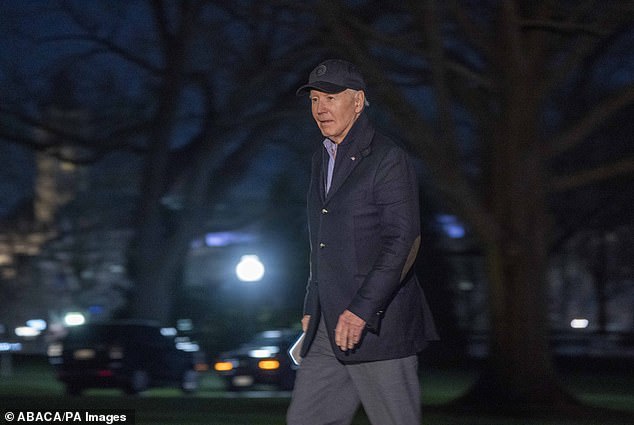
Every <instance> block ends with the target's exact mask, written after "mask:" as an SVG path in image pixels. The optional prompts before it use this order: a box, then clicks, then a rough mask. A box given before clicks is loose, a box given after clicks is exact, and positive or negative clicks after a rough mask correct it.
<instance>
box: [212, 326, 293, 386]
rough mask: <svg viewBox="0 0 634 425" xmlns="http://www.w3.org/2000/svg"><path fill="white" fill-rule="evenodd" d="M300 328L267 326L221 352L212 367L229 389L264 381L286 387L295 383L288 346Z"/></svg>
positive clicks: (264, 382)
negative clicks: (235, 346) (246, 339)
mask: <svg viewBox="0 0 634 425" xmlns="http://www.w3.org/2000/svg"><path fill="white" fill-rule="evenodd" d="M299 334H300V332H298V331H296V330H292V329H279V330H269V331H265V332H261V333H259V334H257V335H256V336H255V337H254V338H253V339H252V340H251V341H249V342H247V343H244V344H242V345H241V346H240V347H239V348H237V349H235V350H231V351H227V352H224V353H222V354H220V355H219V356H218V358H217V359H216V361H215V363H214V370H215V371H216V373H217V374H218V375H219V376H220V377H221V378H222V379H223V380H224V382H225V386H226V388H227V390H229V391H239V390H245V389H250V388H253V386H255V385H257V384H267V385H272V386H274V387H276V388H277V389H279V390H284V391H288V390H291V389H292V388H293V384H294V383H295V370H296V367H295V365H294V363H293V362H292V361H291V359H290V357H289V355H288V349H289V348H290V346H291V345H292V344H293V343H294V342H295V340H296V339H297V338H298V336H299Z"/></svg>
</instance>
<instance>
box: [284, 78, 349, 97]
mask: <svg viewBox="0 0 634 425" xmlns="http://www.w3.org/2000/svg"><path fill="white" fill-rule="evenodd" d="M346 89H347V87H344V86H339V85H337V84H332V83H328V82H326V81H315V82H314V83H310V84H305V85H303V86H301V87H300V88H298V89H297V91H296V92H295V94H296V95H297V96H300V95H301V94H303V93H304V92H307V91H310V90H317V91H321V92H324V93H340V92H342V91H344V90H346Z"/></svg>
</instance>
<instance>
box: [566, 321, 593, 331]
mask: <svg viewBox="0 0 634 425" xmlns="http://www.w3.org/2000/svg"><path fill="white" fill-rule="evenodd" d="M589 324H590V322H589V321H588V319H572V320H571V321H570V327H571V328H573V329H585V328H587V327H588V325H589Z"/></svg>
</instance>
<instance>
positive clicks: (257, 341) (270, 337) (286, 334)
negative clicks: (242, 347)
mask: <svg viewBox="0 0 634 425" xmlns="http://www.w3.org/2000/svg"><path fill="white" fill-rule="evenodd" d="M296 334H297V332H294V331H288V330H283V331H281V330H280V331H265V332H261V333H259V334H257V335H256V336H255V337H254V338H253V339H252V340H251V341H250V342H249V343H248V345H275V344H278V343H280V342H285V341H289V340H290V339H293V338H294V337H295V336H296Z"/></svg>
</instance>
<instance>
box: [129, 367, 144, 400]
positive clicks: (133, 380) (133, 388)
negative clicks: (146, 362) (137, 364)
mask: <svg viewBox="0 0 634 425" xmlns="http://www.w3.org/2000/svg"><path fill="white" fill-rule="evenodd" d="M149 383H150V377H149V376H148V373H147V372H146V371H144V370H135V371H133V372H132V375H131V376H130V381H129V382H128V386H127V387H126V388H125V392H126V394H130V395H134V394H138V393H140V392H143V391H145V390H147V388H148V386H149Z"/></svg>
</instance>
